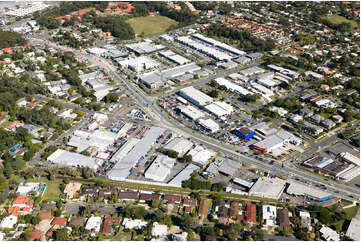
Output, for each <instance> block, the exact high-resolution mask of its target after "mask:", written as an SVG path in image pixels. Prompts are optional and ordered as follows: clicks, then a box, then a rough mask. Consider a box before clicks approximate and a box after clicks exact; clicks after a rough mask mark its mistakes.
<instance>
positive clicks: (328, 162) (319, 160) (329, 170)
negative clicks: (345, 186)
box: [302, 156, 355, 177]
mask: <svg viewBox="0 0 361 242" xmlns="http://www.w3.org/2000/svg"><path fill="white" fill-rule="evenodd" d="M302 165H303V166H305V167H307V168H310V169H312V170H313V171H316V172H319V173H322V174H325V175H329V176H334V177H342V175H343V174H345V173H346V172H347V171H349V170H351V169H352V168H354V167H355V165H353V164H349V163H346V162H340V161H338V160H333V159H331V158H328V157H322V156H316V157H313V158H311V159H308V160H306V161H305V162H303V163H302Z"/></svg>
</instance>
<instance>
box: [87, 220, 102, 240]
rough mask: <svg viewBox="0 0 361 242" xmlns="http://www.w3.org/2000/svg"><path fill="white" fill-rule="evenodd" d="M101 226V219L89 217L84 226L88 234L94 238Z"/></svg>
mask: <svg viewBox="0 0 361 242" xmlns="http://www.w3.org/2000/svg"><path fill="white" fill-rule="evenodd" d="M101 225H102V218H101V217H98V216H91V217H90V218H89V219H88V221H87V223H86V225H85V229H86V230H89V231H90V234H91V235H92V236H94V235H95V234H97V233H99V231H100V227H101Z"/></svg>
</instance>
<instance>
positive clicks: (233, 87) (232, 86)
mask: <svg viewBox="0 0 361 242" xmlns="http://www.w3.org/2000/svg"><path fill="white" fill-rule="evenodd" d="M215 81H216V82H217V84H218V85H220V86H225V87H226V88H227V90H229V91H230V92H234V93H237V94H239V95H241V96H243V97H244V96H246V95H247V94H252V92H250V91H248V90H247V89H245V88H243V87H241V86H239V85H237V84H235V83H233V82H230V81H228V80H227V79H225V78H223V77H219V78H216V79H215Z"/></svg>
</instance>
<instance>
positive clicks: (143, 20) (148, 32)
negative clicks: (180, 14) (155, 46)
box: [127, 16, 177, 37]
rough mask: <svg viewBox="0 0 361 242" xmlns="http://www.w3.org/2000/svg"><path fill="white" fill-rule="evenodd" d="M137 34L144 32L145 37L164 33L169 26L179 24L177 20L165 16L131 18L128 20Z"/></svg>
mask: <svg viewBox="0 0 361 242" xmlns="http://www.w3.org/2000/svg"><path fill="white" fill-rule="evenodd" d="M127 23H129V24H130V25H131V26H132V28H133V29H134V32H135V34H136V35H141V34H142V33H144V37H148V36H152V35H158V34H162V33H164V32H165V31H166V30H167V29H168V28H169V26H171V25H174V24H177V21H174V20H173V19H170V18H167V17H163V16H147V17H138V18H131V19H129V20H128V21H127Z"/></svg>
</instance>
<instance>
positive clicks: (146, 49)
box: [126, 41, 165, 55]
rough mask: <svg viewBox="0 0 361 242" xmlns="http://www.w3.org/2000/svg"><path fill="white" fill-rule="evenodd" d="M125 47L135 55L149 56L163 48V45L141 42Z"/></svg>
mask: <svg viewBox="0 0 361 242" xmlns="http://www.w3.org/2000/svg"><path fill="white" fill-rule="evenodd" d="M126 47H127V48H129V49H131V50H133V51H134V52H135V53H137V54H139V55H142V54H149V53H152V52H155V51H158V50H161V49H164V48H165V46H164V45H154V44H152V43H150V42H149V41H143V42H139V43H135V44H128V45H126Z"/></svg>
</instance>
